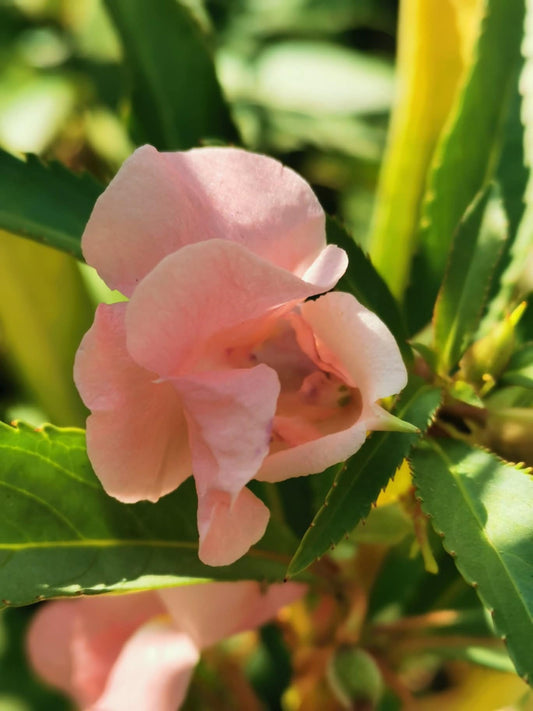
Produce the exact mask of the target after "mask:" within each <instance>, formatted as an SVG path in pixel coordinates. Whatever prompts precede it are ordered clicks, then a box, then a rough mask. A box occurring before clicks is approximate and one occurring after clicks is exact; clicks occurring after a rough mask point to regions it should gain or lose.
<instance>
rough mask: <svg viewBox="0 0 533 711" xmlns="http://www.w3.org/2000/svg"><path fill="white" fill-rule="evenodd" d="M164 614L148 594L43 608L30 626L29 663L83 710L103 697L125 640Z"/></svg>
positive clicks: (60, 604) (57, 603) (62, 603)
mask: <svg viewBox="0 0 533 711" xmlns="http://www.w3.org/2000/svg"><path fill="white" fill-rule="evenodd" d="M164 611H165V608H164V607H163V606H162V604H161V601H160V599H159V598H158V597H157V595H156V594H155V593H152V592H146V593H137V594H133V595H125V596H120V597H111V596H110V597H98V598H82V599H76V600H57V601H54V602H51V603H45V604H44V605H42V606H41V609H40V610H39V611H38V612H37V614H36V615H35V617H34V618H33V620H32V622H31V625H30V630H29V634H28V639H27V647H28V655H29V658H30V661H31V663H32V665H33V667H34V668H35V670H36V671H37V672H38V673H39V674H40V675H41V676H42V677H43V678H44V679H45V680H46V681H47V682H49V683H50V684H52V685H54V686H56V687H58V688H60V689H61V690H63V691H64V692H66V693H67V694H69V695H70V696H72V697H73V698H74V699H75V700H76V701H77V703H79V704H80V706H82V707H86V706H87V705H89V704H92V703H93V702H94V701H95V700H96V699H97V698H98V697H99V696H100V694H101V693H102V691H103V689H104V686H105V684H106V681H107V677H108V675H109V672H110V670H111V667H112V666H113V664H114V662H115V660H116V658H117V657H118V655H119V653H120V650H121V648H122V645H123V644H124V642H125V641H126V640H127V639H128V637H129V636H130V635H131V634H132V633H133V632H134V631H135V629H136V628H137V627H138V626H139V625H140V624H142V623H143V622H145V621H146V620H147V619H150V618H151V617H154V616H156V615H161V614H162V613H164Z"/></svg>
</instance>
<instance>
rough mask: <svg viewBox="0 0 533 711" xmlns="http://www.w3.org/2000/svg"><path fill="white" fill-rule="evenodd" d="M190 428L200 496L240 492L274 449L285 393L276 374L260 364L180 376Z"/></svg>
mask: <svg viewBox="0 0 533 711" xmlns="http://www.w3.org/2000/svg"><path fill="white" fill-rule="evenodd" d="M173 383H174V387H175V388H176V390H177V391H178V392H179V394H180V397H181V400H182V402H183V407H184V411H185V417H186V418H187V423H188V429H189V441H190V446H191V452H192V468H193V473H194V478H195V481H196V489H197V491H198V496H199V497H202V496H205V495H206V494H207V492H208V491H209V490H213V489H215V490H221V491H226V492H229V493H231V494H236V493H238V492H239V491H240V490H241V489H242V487H243V486H244V485H245V484H246V483H247V482H248V481H250V479H252V478H253V476H254V474H255V472H256V471H257V469H258V468H259V467H260V465H261V462H262V461H263V459H264V458H265V456H266V455H267V453H268V450H269V444H270V433H271V430H272V419H273V417H274V413H275V411H276V403H277V399H278V395H279V391H280V385H279V379H278V376H277V373H276V372H275V371H274V370H273V369H272V368H269V367H268V366H267V365H264V364H261V365H258V366H256V367H255V368H250V369H248V370H246V369H245V370H219V371H212V372H207V373H201V374H198V375H189V376H184V377H181V378H176V380H174V381H173Z"/></svg>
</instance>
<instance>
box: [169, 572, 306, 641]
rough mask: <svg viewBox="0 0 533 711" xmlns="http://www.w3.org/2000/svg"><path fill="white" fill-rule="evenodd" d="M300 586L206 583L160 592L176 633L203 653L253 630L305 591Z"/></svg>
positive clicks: (245, 582) (246, 582)
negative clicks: (188, 638)
mask: <svg viewBox="0 0 533 711" xmlns="http://www.w3.org/2000/svg"><path fill="white" fill-rule="evenodd" d="M306 589H307V588H306V586H305V585H302V584H301V583H277V584H275V585H269V586H268V587H267V588H266V589H264V587H263V586H262V585H260V584H259V583H257V582H252V581H239V582H236V583H227V582H223V583H204V584H202V585H183V586H181V587H179V588H171V589H162V590H159V591H158V594H159V596H160V597H161V599H162V600H163V602H164V604H165V606H166V607H167V609H168V611H169V612H170V614H171V615H172V618H173V619H174V623H175V625H176V627H177V629H179V630H182V631H183V632H185V633H186V634H187V635H189V636H190V637H191V638H192V639H193V640H194V641H195V643H196V645H197V646H198V647H199V648H200V649H204V648H205V647H209V646H211V645H212V644H215V643H216V642H218V641H219V640H221V639H224V638H225V637H229V636H230V635H233V634H237V633H238V632H243V631H244V630H248V629H253V628H255V627H259V626H260V625H262V624H264V623H265V622H266V621H267V620H269V619H270V618H272V617H273V616H274V615H275V614H276V613H277V611H278V610H279V609H281V608H282V607H284V606H285V605H289V604H290V603H292V602H294V601H295V600H297V599H299V598H300V597H301V596H302V595H303V594H304V593H305V591H306Z"/></svg>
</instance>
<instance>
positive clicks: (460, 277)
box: [434, 188, 508, 373]
mask: <svg viewBox="0 0 533 711" xmlns="http://www.w3.org/2000/svg"><path fill="white" fill-rule="evenodd" d="M491 194H492V193H491V190H490V189H488V188H487V189H486V190H485V191H484V192H483V193H481V194H480V195H479V196H478V197H477V198H476V200H475V201H474V203H473V204H472V205H471V206H470V207H469V209H468V210H467V212H466V214H465V216H464V218H463V219H462V221H461V222H460V224H459V227H458V229H457V231H456V234H455V237H454V242H453V247H452V251H451V254H450V259H449V261H448V268H447V272H446V277H445V279H444V282H443V284H442V287H441V289H440V291H439V295H438V298H437V302H436V304H435V312H434V333H435V346H436V351H437V353H438V360H439V369H440V371H441V372H443V373H448V372H449V371H450V370H451V369H452V368H453V367H454V366H455V365H456V364H457V362H458V361H459V358H460V357H461V356H462V355H463V353H464V352H465V350H466V349H467V347H468V346H469V345H470V343H471V341H472V339H473V336H474V332H475V331H476V328H477V326H478V324H479V321H480V318H481V314H482V313H483V306H484V304H485V300H486V299H487V297H488V294H489V289H490V285H491V279H492V276H493V274H494V271H495V269H496V266H497V264H498V261H499V259H500V256H501V254H502V250H503V246H504V244H505V240H506V238H507V235H508V231H507V230H508V224H507V222H506V219H505V216H504V213H503V208H502V205H501V201H500V200H499V199H498V201H497V202H496V201H494V202H490V198H491Z"/></svg>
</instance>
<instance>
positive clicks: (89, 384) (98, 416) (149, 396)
mask: <svg viewBox="0 0 533 711" xmlns="http://www.w3.org/2000/svg"><path fill="white" fill-rule="evenodd" d="M126 308H127V304H125V303H120V304H113V305H111V306H108V305H105V304H101V305H100V306H99V307H98V309H97V312H96V316H95V320H94V324H93V325H92V327H91V329H90V330H89V331H88V332H87V333H86V334H85V336H84V338H83V341H82V343H81V345H80V348H79V350H78V352H77V354H76V361H75V365H74V379H75V381H76V385H77V387H78V390H79V391H80V394H81V396H82V399H83V401H84V402H85V404H86V405H87V407H89V408H90V409H91V410H92V415H90V417H89V418H88V420H87V450H88V454H89V458H90V460H91V463H92V465H93V467H94V469H95V471H96V473H97V475H98V477H99V479H100V480H101V482H102V484H103V486H104V488H105V490H106V491H107V493H108V494H110V495H111V496H114V497H116V498H117V499H119V500H120V501H124V502H128V503H129V502H134V501H139V500H140V499H148V500H150V501H157V499H159V497H160V496H162V495H163V494H166V493H168V492H169V491H173V490H174V489H175V488H176V487H178V486H179V485H180V484H181V482H182V481H183V480H184V479H185V478H187V477H188V476H189V475H190V474H191V471H192V469H191V459H190V450H189V445H188V434H187V425H186V422H185V419H184V416H183V411H182V407H181V404H180V401H179V397H178V395H177V393H176V391H175V389H174V388H173V387H172V385H171V384H169V383H164V382H158V380H157V376H156V375H155V374H154V373H151V372H149V371H147V370H145V369H144V368H141V367H140V366H138V365H137V364H136V363H135V362H134V361H133V360H132V359H131V357H130V356H129V354H128V352H127V350H126V342H125V339H126V336H125V328H124V315H125V311H126Z"/></svg>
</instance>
